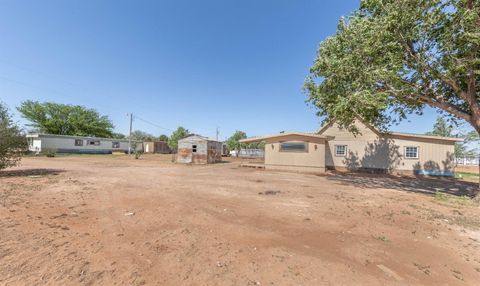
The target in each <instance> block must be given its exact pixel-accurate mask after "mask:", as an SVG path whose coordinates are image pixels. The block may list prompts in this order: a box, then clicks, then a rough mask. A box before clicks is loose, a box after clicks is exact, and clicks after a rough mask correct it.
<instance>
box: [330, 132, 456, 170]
mask: <svg viewBox="0 0 480 286" xmlns="http://www.w3.org/2000/svg"><path fill="white" fill-rule="evenodd" d="M356 126H357V128H358V129H359V131H360V132H361V134H359V135H357V136H354V135H353V134H352V133H350V132H349V131H347V130H343V129H341V128H339V127H338V125H336V124H332V125H331V126H330V127H329V128H327V129H325V130H324V131H323V132H322V133H321V134H322V135H327V136H334V137H335V138H334V139H333V140H330V141H328V143H327V146H326V154H325V164H326V166H327V167H329V168H335V169H349V170H358V169H364V170H365V169H367V170H372V171H374V170H377V171H384V172H399V173H406V172H407V173H412V172H418V171H426V172H434V173H435V172H440V173H449V172H452V171H453V167H454V149H455V147H454V146H455V145H454V142H452V141H447V140H438V139H427V138H415V137H410V136H401V135H383V134H380V133H377V132H375V131H373V130H372V129H370V128H368V127H367V126H366V125H364V124H361V123H356ZM336 145H346V146H347V151H346V155H345V156H336V154H335V146H336ZM405 147H418V158H415V159H410V158H405Z"/></svg>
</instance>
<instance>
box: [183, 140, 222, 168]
mask: <svg viewBox="0 0 480 286" xmlns="http://www.w3.org/2000/svg"><path fill="white" fill-rule="evenodd" d="M221 161H222V142H219V141H216V140H212V139H209V138H207V137H203V136H200V135H190V136H187V137H185V138H183V139H180V140H178V154H177V163H185V164H211V163H218V162H221Z"/></svg>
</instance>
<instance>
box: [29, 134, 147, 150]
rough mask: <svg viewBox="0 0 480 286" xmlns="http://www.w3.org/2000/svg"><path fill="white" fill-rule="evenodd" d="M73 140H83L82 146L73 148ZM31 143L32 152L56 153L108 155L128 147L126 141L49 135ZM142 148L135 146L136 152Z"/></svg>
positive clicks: (139, 145)
mask: <svg viewBox="0 0 480 286" xmlns="http://www.w3.org/2000/svg"><path fill="white" fill-rule="evenodd" d="M75 140H83V146H75ZM88 140H98V141H100V145H88V144H87V143H88ZM31 142H32V143H31V145H30V146H29V150H30V151H33V152H42V151H45V150H54V151H56V152H58V153H91V154H110V153H112V151H128V146H129V143H128V141H125V140H115V139H104V138H90V137H88V138H87V137H73V136H72V137H69V136H51V135H50V136H49V135H39V137H34V138H32V140H31ZM113 142H118V143H119V144H120V146H119V148H113V147H112V143H113ZM142 148H143V147H142V144H137V150H142Z"/></svg>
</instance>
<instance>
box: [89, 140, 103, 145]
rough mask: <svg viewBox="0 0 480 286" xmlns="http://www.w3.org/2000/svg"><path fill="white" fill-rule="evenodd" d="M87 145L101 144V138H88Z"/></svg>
mask: <svg viewBox="0 0 480 286" xmlns="http://www.w3.org/2000/svg"><path fill="white" fill-rule="evenodd" d="M87 145H89V146H100V140H88V141H87Z"/></svg>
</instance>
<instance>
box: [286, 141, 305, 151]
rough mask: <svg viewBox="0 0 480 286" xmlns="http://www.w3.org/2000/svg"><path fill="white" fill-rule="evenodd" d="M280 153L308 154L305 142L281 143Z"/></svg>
mask: <svg viewBox="0 0 480 286" xmlns="http://www.w3.org/2000/svg"><path fill="white" fill-rule="evenodd" d="M280 152H308V148H307V144H306V143H305V142H280Z"/></svg>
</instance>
